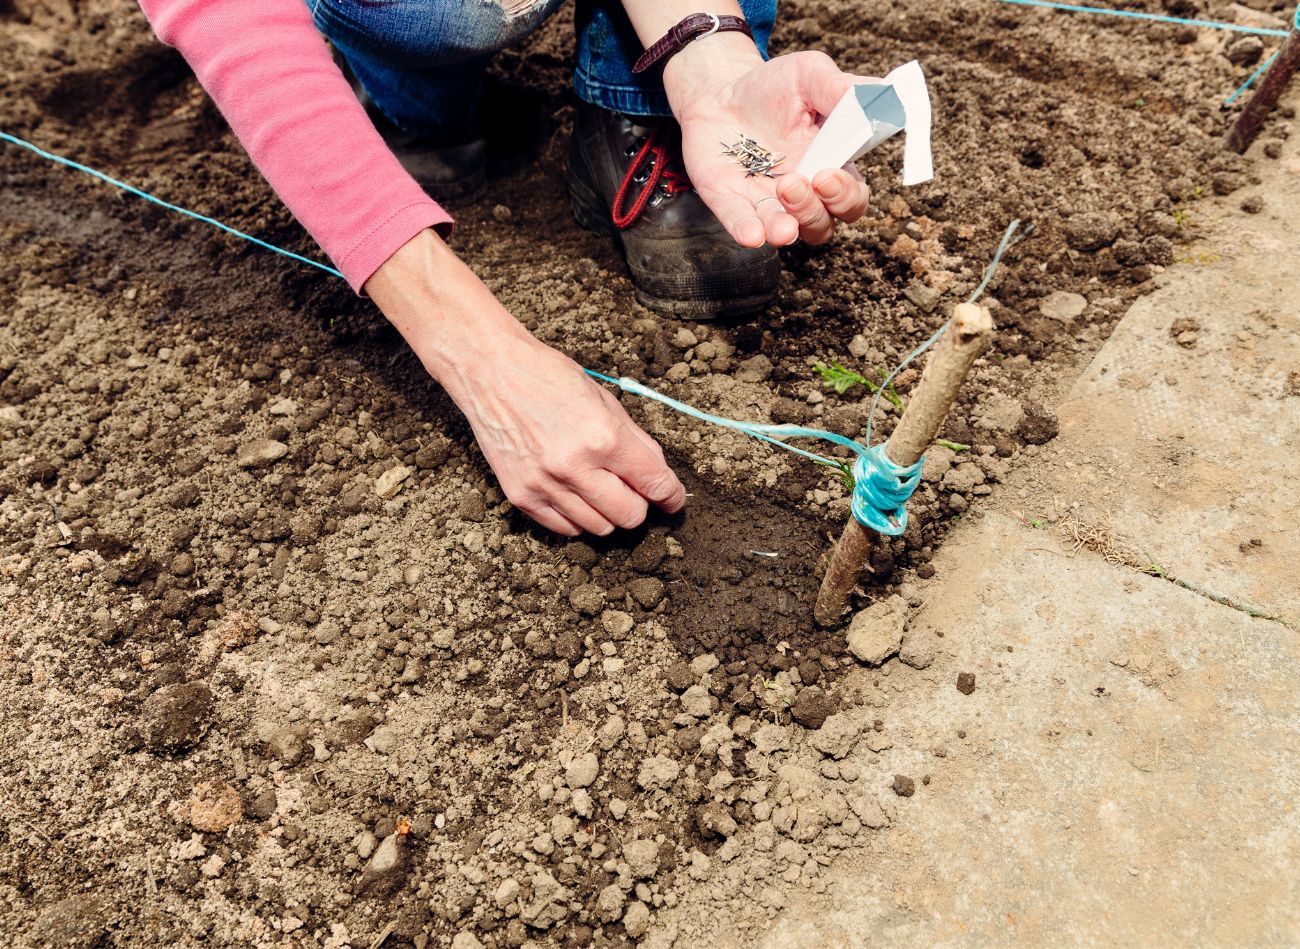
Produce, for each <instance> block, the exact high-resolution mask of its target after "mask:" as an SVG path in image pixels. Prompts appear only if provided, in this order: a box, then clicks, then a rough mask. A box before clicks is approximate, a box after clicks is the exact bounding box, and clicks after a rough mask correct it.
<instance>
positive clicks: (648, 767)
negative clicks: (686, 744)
mask: <svg viewBox="0 0 1300 949" xmlns="http://www.w3.org/2000/svg"><path fill="white" fill-rule="evenodd" d="M681 770H682V766H681V765H680V764H678V763H677V762H676V761H674V760H673V759H672V758H665V757H663V756H662V755H655V756H653V757H650V758H647V759H645V761H644V762H642V764H641V770H639V771H638V772H637V776H636V783H637V784H638V785H640V786H641V787H643V788H645V789H647V790H655V789H656V788H666V787H668V785H670V784H672V783H673V782H674V781H676V780H677V776H678V775H679V774H680V773H681Z"/></svg>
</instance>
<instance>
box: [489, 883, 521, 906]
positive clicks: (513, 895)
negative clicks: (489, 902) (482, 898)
mask: <svg viewBox="0 0 1300 949" xmlns="http://www.w3.org/2000/svg"><path fill="white" fill-rule="evenodd" d="M518 897H519V881H517V880H515V879H513V878H511V877H507V878H506V879H504V880H502V881H501V885H500V886H498V887H497V890H496V893H494V894H493V895H492V899H493V900H495V901H496V904H497V908H498V909H505V908H506V907H507V906H509V905H510V904H511V903H513V902H514V901H515V900H516V899H518Z"/></svg>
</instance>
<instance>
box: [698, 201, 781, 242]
mask: <svg viewBox="0 0 1300 949" xmlns="http://www.w3.org/2000/svg"><path fill="white" fill-rule="evenodd" d="M701 197H704V195H701ZM704 200H705V203H706V204H708V206H709V209H710V210H711V211H712V212H713V214H714V216H716V217H717V219H718V221H719V223H721V224H722V226H723V228H724V229H725V230H726V232H727V233H728V234H730V235H731V236H732V238H733V239H734V240H735V242H736V243H737V244H739V245H740V246H741V247H762V246H763V241H764V239H765V237H766V234H767V231H766V228H764V227H763V222H762V221H760V220H759V219H758V215H757V214H755V213H754V205H753V203H752V202H750V201H748V200H747V199H745V198H744V197H743V196H741V195H739V194H735V193H732V192H728V193H712V194H710V195H709V196H707V197H704Z"/></svg>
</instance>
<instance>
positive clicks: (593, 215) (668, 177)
mask: <svg viewBox="0 0 1300 949" xmlns="http://www.w3.org/2000/svg"><path fill="white" fill-rule="evenodd" d="M642 122H644V123H646V124H644V125H643V124H639V123H642ZM680 155H681V151H680V133H679V131H678V128H677V123H676V122H673V121H672V120H670V119H663V120H659V119H637V118H632V117H629V116H626V115H620V114H618V113H617V112H610V111H608V110H606V109H601V108H598V107H596V106H594V105H590V104H588V103H585V102H580V103H579V104H578V110H577V114H576V116H575V118H574V129H573V138H572V140H571V142H570V147H569V167H568V173H567V174H566V176H565V184H566V185H567V186H568V190H569V200H570V202H571V204H572V206H573V214H574V217H576V218H577V219H578V223H579V224H581V225H582V226H583V227H585V228H587V229H588V230H592V231H598V232H605V233H609V234H612V235H614V237H615V239H616V240H617V241H618V242H619V245H620V246H621V247H622V250H623V256H624V257H625V258H626V260H627V266H628V270H630V271H631V273H632V285H633V287H634V288H635V290H636V298H637V299H638V300H639V301H640V302H641V303H643V304H644V305H645V306H648V307H650V308H651V309H654V310H660V311H663V312H666V313H673V314H676V315H678V316H688V317H693V318H695V319H709V318H712V317H715V316H732V315H738V314H744V313H752V312H754V311H755V310H761V309H762V308H763V307H765V306H767V305H768V304H770V303H771V302H772V301H773V300H775V299H776V294H777V289H778V287H779V285H780V279H781V261H780V258H779V256H778V255H777V252H776V249H775V248H773V247H767V246H764V247H758V248H749V247H741V246H740V245H739V244H737V243H736V241H735V239H734V238H732V236H731V235H730V234H728V233H727V232H726V231H725V230H724V229H723V227H722V225H721V224H720V223H719V222H718V219H717V218H716V217H714V215H713V212H712V211H710V210H709V209H708V207H707V206H705V204H704V202H703V201H701V200H700V198H699V195H697V194H696V193H695V191H694V189H693V188H692V187H691V184H690V181H689V180H688V179H687V178H686V174H685V172H684V171H683V169H682V166H681V158H680Z"/></svg>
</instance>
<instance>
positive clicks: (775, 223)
mask: <svg viewBox="0 0 1300 949" xmlns="http://www.w3.org/2000/svg"><path fill="white" fill-rule="evenodd" d="M754 213H755V214H757V215H758V219H759V220H760V221H762V222H763V233H764V234H766V236H767V242H768V243H769V244H771V245H772V246H773V247H785V246H786V245H787V244H793V243H794V242H795V241H797V240H798V239H799V222H798V221H797V220H795V219H794V218H793V217H792V216H791V215H790V214H789V213H788V212H787V211H786V210H785V207H784V206H783V205H782V203H781V201H780V200H779V199H778V198H776V197H774V196H773V195H768V196H766V197H764V198H759V200H758V202H757V203H756V204H755V205H754Z"/></svg>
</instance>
